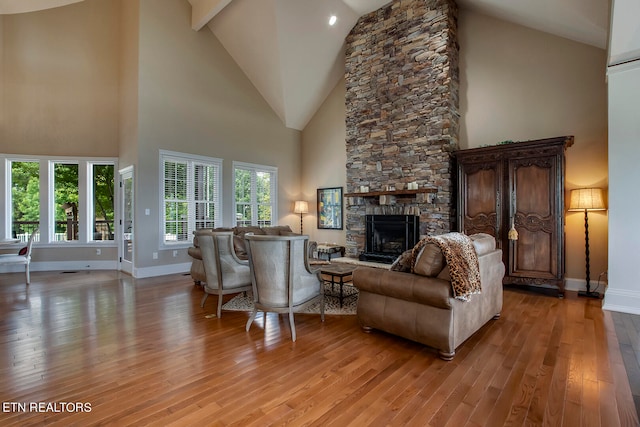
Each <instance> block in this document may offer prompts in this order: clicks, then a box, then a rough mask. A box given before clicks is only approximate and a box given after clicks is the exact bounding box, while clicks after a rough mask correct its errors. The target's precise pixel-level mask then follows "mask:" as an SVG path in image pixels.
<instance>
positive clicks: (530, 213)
mask: <svg viewBox="0 0 640 427" xmlns="http://www.w3.org/2000/svg"><path fill="white" fill-rule="evenodd" d="M572 144H573V137H572V136H563V137H557V138H547V139H540V140H535V141H523V142H517V143H508V144H499V145H496V146H489V147H479V148H471V149H468V150H460V151H458V152H456V154H455V156H456V160H457V165H458V175H457V178H458V193H457V196H458V204H457V208H458V211H457V215H456V218H457V221H458V230H459V231H462V232H464V233H465V234H474V233H488V234H491V235H492V236H495V238H496V245H497V246H498V247H499V248H500V249H502V256H503V260H504V264H505V267H506V274H505V276H504V279H503V282H504V283H505V284H515V285H526V286H537V287H544V288H556V289H557V290H558V293H559V295H560V296H562V295H563V294H564V167H565V165H564V152H565V150H566V148H567V147H570V146H571V145H572ZM512 225H513V226H514V227H515V229H516V230H517V232H518V239H517V240H510V239H509V230H510V228H511V226H512Z"/></svg>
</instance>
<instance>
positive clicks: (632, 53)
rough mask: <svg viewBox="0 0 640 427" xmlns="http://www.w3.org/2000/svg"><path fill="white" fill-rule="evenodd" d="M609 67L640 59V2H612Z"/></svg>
mask: <svg viewBox="0 0 640 427" xmlns="http://www.w3.org/2000/svg"><path fill="white" fill-rule="evenodd" d="M611 9H612V13H611V15H612V18H611V22H612V25H611V31H610V33H611V39H610V42H609V65H616V64H621V63H623V62H627V61H632V60H634V59H638V58H640V27H639V26H638V19H639V18H638V17H640V2H638V1H637V0H612V7H611Z"/></svg>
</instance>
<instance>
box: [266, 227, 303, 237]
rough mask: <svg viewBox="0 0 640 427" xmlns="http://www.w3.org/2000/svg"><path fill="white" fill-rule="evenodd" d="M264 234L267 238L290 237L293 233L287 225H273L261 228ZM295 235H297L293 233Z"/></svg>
mask: <svg viewBox="0 0 640 427" xmlns="http://www.w3.org/2000/svg"><path fill="white" fill-rule="evenodd" d="M262 230H263V231H264V234H266V235H269V236H290V235H291V234H290V233H292V232H293V230H291V227H289V226H288V225H274V226H271V227H263V228H262ZM294 234H297V233H294Z"/></svg>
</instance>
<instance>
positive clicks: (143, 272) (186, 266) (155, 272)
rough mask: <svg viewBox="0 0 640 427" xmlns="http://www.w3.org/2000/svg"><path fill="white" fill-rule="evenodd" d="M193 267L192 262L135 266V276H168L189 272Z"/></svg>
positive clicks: (137, 277) (140, 277) (139, 277)
mask: <svg viewBox="0 0 640 427" xmlns="http://www.w3.org/2000/svg"><path fill="white" fill-rule="evenodd" d="M190 269H191V263H190V262H183V263H181V264H168V265H158V266H154V267H143V268H134V269H133V277H135V278H136V279H144V278H146V277H156V276H166V275H168V274H180V273H188V272H189V270H190Z"/></svg>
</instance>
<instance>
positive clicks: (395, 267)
mask: <svg viewBox="0 0 640 427" xmlns="http://www.w3.org/2000/svg"><path fill="white" fill-rule="evenodd" d="M391 271H402V272H405V273H409V272H411V249H409V250H408V251H404V252H403V253H402V254H400V256H399V257H398V258H396V260H395V261H393V264H391Z"/></svg>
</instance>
